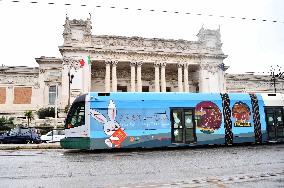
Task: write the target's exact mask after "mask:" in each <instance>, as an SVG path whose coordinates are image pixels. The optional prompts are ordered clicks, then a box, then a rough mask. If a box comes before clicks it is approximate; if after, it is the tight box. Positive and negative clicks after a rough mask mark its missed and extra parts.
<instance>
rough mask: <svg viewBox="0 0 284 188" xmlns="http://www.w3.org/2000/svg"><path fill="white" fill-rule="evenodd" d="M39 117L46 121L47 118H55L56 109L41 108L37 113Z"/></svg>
mask: <svg viewBox="0 0 284 188" xmlns="http://www.w3.org/2000/svg"><path fill="white" fill-rule="evenodd" d="M58 112H59V111H58V109H57V117H58ZM37 115H38V118H39V119H45V118H46V117H55V108H54V107H47V108H40V109H39V110H38V111H37Z"/></svg>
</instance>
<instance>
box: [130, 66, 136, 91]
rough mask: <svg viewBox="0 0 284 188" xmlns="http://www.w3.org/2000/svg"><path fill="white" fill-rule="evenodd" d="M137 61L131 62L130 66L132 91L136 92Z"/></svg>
mask: <svg viewBox="0 0 284 188" xmlns="http://www.w3.org/2000/svg"><path fill="white" fill-rule="evenodd" d="M135 66H136V63H135V62H130V68H131V82H130V84H131V90H130V91H131V92H135Z"/></svg>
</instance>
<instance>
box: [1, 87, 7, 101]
mask: <svg viewBox="0 0 284 188" xmlns="http://www.w3.org/2000/svg"><path fill="white" fill-rule="evenodd" d="M5 103H6V87H0V104H5Z"/></svg>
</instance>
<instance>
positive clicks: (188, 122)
mask: <svg viewBox="0 0 284 188" xmlns="http://www.w3.org/2000/svg"><path fill="white" fill-rule="evenodd" d="M184 116H185V117H184V119H185V127H186V128H193V122H192V113H191V111H189V112H185V113H184Z"/></svg>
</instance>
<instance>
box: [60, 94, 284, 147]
mask: <svg viewBox="0 0 284 188" xmlns="http://www.w3.org/2000/svg"><path fill="white" fill-rule="evenodd" d="M283 111H284V94H280V93H271V94H269V93H259V94H248V93H174V92H169V93H158V92H157V93H151V92H149V93H144V92H143V93H130V92H127V93H122V92H115V93H98V92H90V93H87V94H84V95H81V96H79V97H78V98H76V99H75V101H74V102H73V104H72V106H71V108H70V110H69V112H68V115H67V118H66V122H65V136H66V137H65V138H64V139H62V140H61V141H60V144H61V146H62V148H66V149H82V150H98V149H115V148H159V147H181V146H200V145H234V144H242V143H254V144H261V143H267V142H282V141H284V123H283V118H284V114H283Z"/></svg>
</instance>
